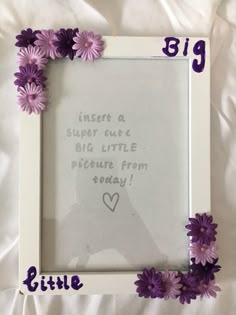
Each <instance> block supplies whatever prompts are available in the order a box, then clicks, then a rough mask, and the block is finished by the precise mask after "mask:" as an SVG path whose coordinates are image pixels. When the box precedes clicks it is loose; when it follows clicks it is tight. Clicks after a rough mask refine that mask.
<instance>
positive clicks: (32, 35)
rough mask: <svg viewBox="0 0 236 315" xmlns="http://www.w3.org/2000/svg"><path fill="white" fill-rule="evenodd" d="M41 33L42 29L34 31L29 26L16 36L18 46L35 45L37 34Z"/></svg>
mask: <svg viewBox="0 0 236 315" xmlns="http://www.w3.org/2000/svg"><path fill="white" fill-rule="evenodd" d="M38 33H40V31H33V30H32V29H31V28H27V30H23V31H21V34H19V35H17V36H16V39H17V42H16V44H15V45H16V46H17V47H28V46H29V45H32V46H34V42H35V40H36V39H37V38H36V34H38Z"/></svg>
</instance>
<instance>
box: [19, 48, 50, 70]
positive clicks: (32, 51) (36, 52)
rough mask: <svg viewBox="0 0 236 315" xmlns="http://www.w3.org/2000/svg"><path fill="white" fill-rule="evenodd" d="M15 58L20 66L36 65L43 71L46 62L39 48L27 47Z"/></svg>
mask: <svg viewBox="0 0 236 315" xmlns="http://www.w3.org/2000/svg"><path fill="white" fill-rule="evenodd" d="M17 56H18V63H19V64H20V66H26V65H27V64H30V65H31V64H36V65H37V66H38V68H39V69H43V68H44V67H45V64H46V63H47V62H48V59H47V58H45V56H44V52H43V51H42V50H41V49H40V48H39V47H33V46H28V47H27V48H21V50H20V51H19V52H18V54H17Z"/></svg>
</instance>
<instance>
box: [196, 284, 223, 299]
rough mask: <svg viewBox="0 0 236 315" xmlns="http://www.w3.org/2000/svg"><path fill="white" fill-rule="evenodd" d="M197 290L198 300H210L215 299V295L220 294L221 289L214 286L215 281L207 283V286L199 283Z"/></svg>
mask: <svg viewBox="0 0 236 315" xmlns="http://www.w3.org/2000/svg"><path fill="white" fill-rule="evenodd" d="M198 289H199V291H200V298H201V299H202V298H204V297H207V298H210V297H214V298H216V295H217V293H216V292H220V291H221V288H220V287H219V286H218V285H216V284H215V280H211V281H209V283H208V284H205V283H204V282H203V281H201V282H200V284H199V286H198Z"/></svg>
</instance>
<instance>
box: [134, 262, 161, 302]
mask: <svg viewBox="0 0 236 315" xmlns="http://www.w3.org/2000/svg"><path fill="white" fill-rule="evenodd" d="M137 276H138V278H139V280H137V281H135V283H134V284H135V285H136V286H137V289H136V292H137V293H138V295H139V296H140V297H141V296H143V297H145V298H149V297H151V298H157V297H159V298H163V297H164V285H163V282H162V275H161V273H160V272H158V271H156V269H155V268H152V269H150V270H148V269H146V268H145V269H144V270H143V273H141V274H137Z"/></svg>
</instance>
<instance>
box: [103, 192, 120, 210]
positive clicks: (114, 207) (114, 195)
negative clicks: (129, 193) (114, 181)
mask: <svg viewBox="0 0 236 315" xmlns="http://www.w3.org/2000/svg"><path fill="white" fill-rule="evenodd" d="M106 196H108V198H109V202H110V203H112V201H113V199H114V197H116V201H115V203H114V205H113V207H111V206H110V204H109V203H107V201H106V200H105V198H106ZM119 199H120V195H119V194H118V193H117V192H116V193H114V194H113V195H111V194H109V193H108V192H105V193H104V194H103V195H102V201H103V203H104V205H105V206H106V207H107V208H108V209H109V210H110V211H112V212H115V209H116V206H117V204H118V202H119Z"/></svg>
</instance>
